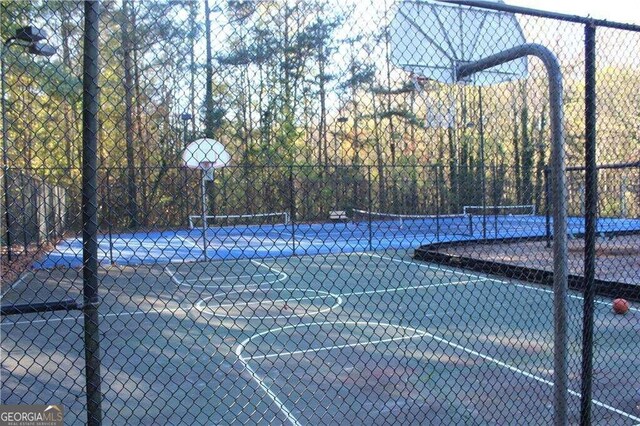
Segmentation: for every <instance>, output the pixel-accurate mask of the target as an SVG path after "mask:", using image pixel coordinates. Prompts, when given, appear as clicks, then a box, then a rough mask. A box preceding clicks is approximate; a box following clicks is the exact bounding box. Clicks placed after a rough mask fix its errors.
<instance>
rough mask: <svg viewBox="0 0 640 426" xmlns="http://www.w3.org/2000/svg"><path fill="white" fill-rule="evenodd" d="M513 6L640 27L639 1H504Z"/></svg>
mask: <svg viewBox="0 0 640 426" xmlns="http://www.w3.org/2000/svg"><path fill="white" fill-rule="evenodd" d="M504 1H505V3H507V4H511V5H513V6H523V7H530V8H534V9H542V10H549V11H552V12H559V13H567V14H571V15H579V16H590V17H592V18H596V19H607V20H610V21H618V22H624V23H628V24H637V25H640V1H639V0H504Z"/></svg>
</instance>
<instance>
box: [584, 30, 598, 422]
mask: <svg viewBox="0 0 640 426" xmlns="http://www.w3.org/2000/svg"><path fill="white" fill-rule="evenodd" d="M584 35H585V40H584V57H585V136H586V139H585V166H586V170H585V200H584V208H585V217H584V222H585V224H584V226H585V229H584V302H583V316H582V378H581V379H582V386H581V392H580V393H581V401H580V424H581V425H590V424H591V395H592V393H593V380H592V372H593V322H594V314H595V301H594V298H595V262H596V259H595V258H596V227H597V223H596V222H597V214H598V170H597V166H596V26H595V25H588V24H587V25H585V27H584Z"/></svg>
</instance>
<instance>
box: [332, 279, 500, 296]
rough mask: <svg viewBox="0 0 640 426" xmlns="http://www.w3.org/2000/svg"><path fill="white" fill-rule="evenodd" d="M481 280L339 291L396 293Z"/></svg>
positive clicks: (366, 293)
mask: <svg viewBox="0 0 640 426" xmlns="http://www.w3.org/2000/svg"><path fill="white" fill-rule="evenodd" d="M482 281H487V279H480V280H479V281H471V280H465V281H452V282H447V283H439V284H420V285H412V286H408V287H396V288H383V289H380V290H369V291H355V292H353V293H341V294H342V295H343V296H344V297H349V296H362V295H368V294H378V293H397V292H401V291H409V290H420V289H427V288H437V287H446V286H449V285H461V284H469V283H477V282H482Z"/></svg>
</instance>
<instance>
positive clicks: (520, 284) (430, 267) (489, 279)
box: [364, 253, 640, 426]
mask: <svg viewBox="0 0 640 426" xmlns="http://www.w3.org/2000/svg"><path fill="white" fill-rule="evenodd" d="M364 254H367V255H369V256H374V257H379V258H380V259H385V260H391V261H393V262H399V263H404V264H407V265H415V266H417V267H421V268H427V269H432V270H436V271H446V272H452V273H455V274H463V275H465V274H464V273H462V272H459V271H455V270H453V269H449V268H444V267H443V268H440V267H433V266H429V265H423V264H421V263H417V262H410V261H408V260H404V259H394V258H392V257H387V256H381V255H378V254H373V253H364ZM465 276H467V277H471V278H479V279H481V280H483V281H488V282H493V283H498V284H509V285H515V286H518V287H522V288H525V289H527V290H534V291H540V292H543V293H547V294H551V295H553V294H554V293H553V290H549V289H548V288H544V287H536V286H532V285H527V284H522V283H520V282H518V281H517V280H515V279H514V280H513V281H505V280H501V279H497V278H491V277H483V276H481V275H475V274H466V275H465ZM567 297H569V298H570V299H576V300H584V297H582V296H579V295H575V294H569V295H568V296H567ZM595 303H596V304H599V305H604V306H610V303H609V302H604V301H601V300H595ZM629 310H630V311H634V312H640V308H633V307H630V308H629ZM639 426H640V425H639Z"/></svg>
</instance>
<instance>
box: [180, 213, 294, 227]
mask: <svg viewBox="0 0 640 426" xmlns="http://www.w3.org/2000/svg"><path fill="white" fill-rule="evenodd" d="M289 222H290V216H289V213H288V212H275V213H253V214H223V215H207V216H204V227H205V228H214V227H215V228H218V227H223V226H251V225H257V226H260V225H287V224H289ZM189 226H190V227H191V229H194V228H198V229H201V228H203V217H202V215H192V216H189Z"/></svg>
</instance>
